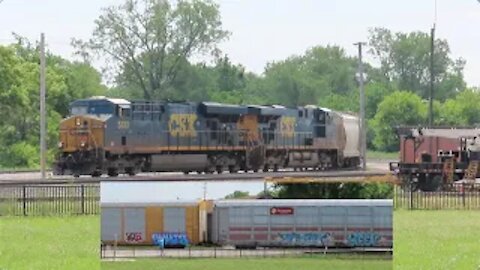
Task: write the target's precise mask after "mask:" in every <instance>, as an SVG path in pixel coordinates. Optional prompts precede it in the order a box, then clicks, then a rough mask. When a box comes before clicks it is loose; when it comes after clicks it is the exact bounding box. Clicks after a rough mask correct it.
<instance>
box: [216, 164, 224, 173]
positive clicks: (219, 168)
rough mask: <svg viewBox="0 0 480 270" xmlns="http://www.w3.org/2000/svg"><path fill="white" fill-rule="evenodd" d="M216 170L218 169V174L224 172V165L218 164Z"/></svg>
mask: <svg viewBox="0 0 480 270" xmlns="http://www.w3.org/2000/svg"><path fill="white" fill-rule="evenodd" d="M216 171H217V173H218V174H222V173H223V167H222V166H217V168H216Z"/></svg>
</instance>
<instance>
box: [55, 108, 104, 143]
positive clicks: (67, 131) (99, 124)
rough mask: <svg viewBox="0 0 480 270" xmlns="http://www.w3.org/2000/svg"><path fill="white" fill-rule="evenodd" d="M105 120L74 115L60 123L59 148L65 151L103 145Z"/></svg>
mask: <svg viewBox="0 0 480 270" xmlns="http://www.w3.org/2000/svg"><path fill="white" fill-rule="evenodd" d="M103 129H104V121H103V120H101V119H97V118H94V117H89V116H79V115H77V116H72V117H70V118H67V119H65V120H63V121H62V123H61V124H60V140H59V143H58V148H59V149H61V150H62V151H63V152H75V151H83V150H91V149H95V148H99V147H102V146H103V137H104V130H103Z"/></svg>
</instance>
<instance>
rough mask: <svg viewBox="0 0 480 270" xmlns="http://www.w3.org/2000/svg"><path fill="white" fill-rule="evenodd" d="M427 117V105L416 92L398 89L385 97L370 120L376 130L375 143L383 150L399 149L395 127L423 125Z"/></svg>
mask: <svg viewBox="0 0 480 270" xmlns="http://www.w3.org/2000/svg"><path fill="white" fill-rule="evenodd" d="M426 118H427V106H426V104H425V103H424V102H423V101H422V99H421V98H420V97H419V96H417V95H416V94H414V93H411V92H407V91H396V92H393V93H392V94H390V95H388V96H386V97H385V99H384V100H383V101H382V102H381V103H380V104H379V105H378V110H377V113H376V115H375V117H374V118H373V120H372V121H370V124H371V125H372V128H373V130H374V132H375V139H374V140H373V143H374V145H375V147H376V148H377V149H379V150H382V151H398V149H399V145H398V142H399V140H398V137H397V135H396V134H395V127H397V126H403V125H410V126H415V125H421V124H423V123H425V120H426Z"/></svg>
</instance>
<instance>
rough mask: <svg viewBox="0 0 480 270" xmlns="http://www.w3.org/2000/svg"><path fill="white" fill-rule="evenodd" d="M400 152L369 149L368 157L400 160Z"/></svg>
mask: <svg viewBox="0 0 480 270" xmlns="http://www.w3.org/2000/svg"><path fill="white" fill-rule="evenodd" d="M398 158H399V153H398V152H379V151H373V150H367V159H384V160H390V159H391V160H398Z"/></svg>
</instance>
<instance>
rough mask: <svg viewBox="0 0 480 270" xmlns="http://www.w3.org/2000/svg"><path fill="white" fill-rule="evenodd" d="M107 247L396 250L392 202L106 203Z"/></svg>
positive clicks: (104, 233)
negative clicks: (196, 246) (211, 244)
mask: <svg viewBox="0 0 480 270" xmlns="http://www.w3.org/2000/svg"><path fill="white" fill-rule="evenodd" d="M101 208H102V211H101V212H102V215H101V227H102V228H101V240H102V242H103V243H104V244H106V245H115V244H118V245H160V246H161V247H185V246H188V245H199V244H204V243H213V244H215V245H218V246H233V247H236V248H254V247H375V248H392V247H393V231H392V219H393V217H392V215H393V202H392V200H291V199H290V200H250V199H249V200H215V201H200V202H194V201H188V202H182V201H173V202H152V203H120V202H118V203H105V202H104V203H102V204H101Z"/></svg>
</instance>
